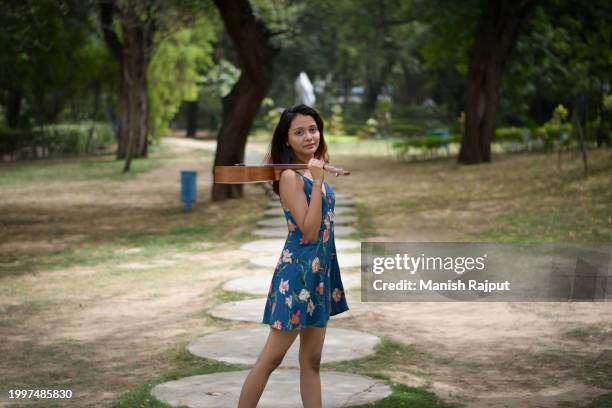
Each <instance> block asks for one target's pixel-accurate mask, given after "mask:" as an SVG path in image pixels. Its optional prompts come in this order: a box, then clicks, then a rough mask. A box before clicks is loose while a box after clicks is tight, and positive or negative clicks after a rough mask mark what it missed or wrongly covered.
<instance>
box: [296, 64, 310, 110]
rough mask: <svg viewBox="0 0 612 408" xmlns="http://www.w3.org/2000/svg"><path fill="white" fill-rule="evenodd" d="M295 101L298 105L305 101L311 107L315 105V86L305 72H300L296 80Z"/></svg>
mask: <svg viewBox="0 0 612 408" xmlns="http://www.w3.org/2000/svg"><path fill="white" fill-rule="evenodd" d="M295 103H296V105H297V104H300V103H303V104H304V105H307V106H310V107H314V104H315V94H314V87H313V86H312V82H310V79H308V75H306V73H305V72H300V75H298V77H297V79H296V80H295Z"/></svg>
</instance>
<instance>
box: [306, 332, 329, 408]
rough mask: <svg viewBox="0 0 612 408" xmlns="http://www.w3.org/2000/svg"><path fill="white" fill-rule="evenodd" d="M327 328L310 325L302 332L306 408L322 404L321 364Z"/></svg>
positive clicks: (316, 407)
mask: <svg viewBox="0 0 612 408" xmlns="http://www.w3.org/2000/svg"><path fill="white" fill-rule="evenodd" d="M325 330H326V328H325V327H308V328H302V330H301V332H300V395H301V396H302V404H304V408H320V407H321V406H322V401H321V377H319V366H320V365H321V352H322V351H323V340H325Z"/></svg>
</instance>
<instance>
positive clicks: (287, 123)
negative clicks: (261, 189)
mask: <svg viewBox="0 0 612 408" xmlns="http://www.w3.org/2000/svg"><path fill="white" fill-rule="evenodd" d="M297 115H305V116H310V117H312V118H313V119H314V121H315V123H316V124H317V128H318V129H319V134H320V139H319V147H317V150H316V151H315V152H314V157H315V158H316V159H319V160H320V159H323V160H325V161H326V162H328V161H329V155H328V154H327V145H326V144H325V138H324V137H323V119H321V115H319V112H317V111H316V110H314V109H313V108H311V107H310V106H306V105H303V104H302V105H297V106H294V107H292V108H287V109H285V110H284V111H283V113H281V116H280V120H279V121H278V125H276V129H274V135H273V136H272V142H271V143H270V150H269V152H268V157H267V162H268V163H274V164H284V163H300V160H299V159H298V158H297V156H296V155H295V153H294V152H293V149H292V148H291V146H287V140H288V137H289V128H290V127H291V122H293V119H294V118H295V117H296V116H297ZM278 187H279V182H278V181H274V182H273V183H272V188H273V190H274V192H275V193H276V195H280V192H279V188H278Z"/></svg>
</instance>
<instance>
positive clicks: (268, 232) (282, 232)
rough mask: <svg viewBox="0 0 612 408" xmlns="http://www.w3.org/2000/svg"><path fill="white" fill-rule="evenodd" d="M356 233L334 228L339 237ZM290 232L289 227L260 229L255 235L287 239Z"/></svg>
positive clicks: (352, 230)
mask: <svg viewBox="0 0 612 408" xmlns="http://www.w3.org/2000/svg"><path fill="white" fill-rule="evenodd" d="M355 231H356V230H355V228H353V227H350V226H346V225H339V226H337V227H336V226H334V235H335V236H337V237H345V236H347V235H351V234H354V233H355ZM288 232H289V231H288V230H287V227H276V228H260V229H257V230H255V231H253V235H257V236H260V237H271V238H272V237H278V238H281V237H282V238H285V237H287V234H288Z"/></svg>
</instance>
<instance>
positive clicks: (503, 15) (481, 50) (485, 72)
mask: <svg viewBox="0 0 612 408" xmlns="http://www.w3.org/2000/svg"><path fill="white" fill-rule="evenodd" d="M536 4H537V0H521V1H510V0H495V1H493V0H492V1H488V2H485V6H484V7H485V8H484V10H483V12H482V15H481V17H480V21H479V23H478V28H477V30H476V38H475V42H474V46H473V48H472V50H471V54H470V65H469V72H468V90H467V101H466V102H467V106H466V108H465V113H466V120H465V127H464V133H463V139H462V141H461V150H460V152H459V160H458V161H459V163H463V164H475V163H482V162H490V161H491V139H492V136H493V131H494V126H495V117H496V114H497V107H498V105H499V87H500V84H501V80H502V75H503V71H504V68H505V66H506V63H507V61H508V59H509V57H510V55H511V53H512V51H513V49H514V47H515V44H516V40H517V38H518V35H519V32H520V30H521V28H522V27H523V26H524V24H525V23H526V21H527V19H528V18H529V16H530V15H531V14H532V12H533V10H534V8H535V6H536Z"/></svg>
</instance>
